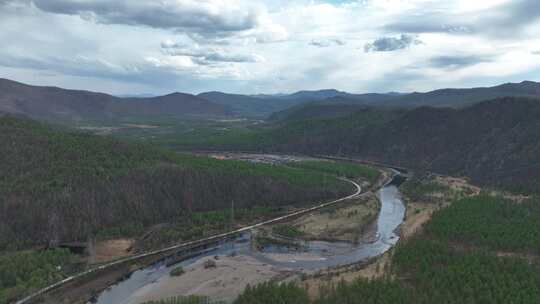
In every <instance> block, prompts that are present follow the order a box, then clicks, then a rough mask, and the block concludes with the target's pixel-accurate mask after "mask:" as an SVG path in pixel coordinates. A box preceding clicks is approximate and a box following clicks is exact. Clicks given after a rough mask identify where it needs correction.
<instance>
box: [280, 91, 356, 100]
mask: <svg viewBox="0 0 540 304" xmlns="http://www.w3.org/2000/svg"><path fill="white" fill-rule="evenodd" d="M349 95H351V94H349V93H347V92H342V91H338V90H335V89H326V90H317V91H298V92H296V93H293V94H290V95H284V96H282V97H281V98H286V99H306V100H310V101H316V100H323V99H327V98H332V97H337V96H349Z"/></svg>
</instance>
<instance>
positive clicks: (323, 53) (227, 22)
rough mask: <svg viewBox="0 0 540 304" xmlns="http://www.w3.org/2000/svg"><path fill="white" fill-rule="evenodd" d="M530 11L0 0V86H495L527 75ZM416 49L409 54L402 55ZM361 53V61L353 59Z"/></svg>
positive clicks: (236, 1)
mask: <svg viewBox="0 0 540 304" xmlns="http://www.w3.org/2000/svg"><path fill="white" fill-rule="evenodd" d="M30 3H33V4H30ZM338 3H339V4H338ZM537 6H538V1H532V0H528V1H525V0H516V1H513V0H512V1H510V0H493V1H486V0H482V1H465V0H455V1H443V0H407V1H403V0H363V1H347V2H338V1H332V2H330V1H324V0H317V1H312V0H298V1H284V0H276V1H273V0H272V1H271V0H265V1H260V0H253V1H249V0H200V1H196V0H160V1H150V0H138V1H128V0H118V1H108V0H107V1H106V0H94V1H90V0H73V1H68V0H49V1H45V0H34V1H30V0H0V28H1V29H2V31H0V39H1V40H2V41H9V43H5V44H4V45H3V46H2V48H0V77H6V78H13V77H19V78H16V80H20V81H26V82H30V83H34V82H35V83H47V84H50V81H51V79H55V80H56V81H58V82H57V83H56V85H58V86H63V85H64V84H66V85H69V86H70V87H74V86H75V87H76V84H77V83H79V84H80V86H81V87H84V88H86V89H94V90H97V91H114V92H115V93H121V92H117V90H118V88H123V89H127V88H134V89H135V90H144V92H143V93H149V92H150V91H154V92H166V91H182V90H183V91H188V92H198V91H207V90H225V91H232V92H239V93H258V92H268V93H272V92H284V91H296V90H299V89H320V88H336V89H341V90H347V91H353V92H366V91H391V90H396V91H406V90H428V89H435V88H439V87H441V86H452V87H463V86H470V85H471V83H475V84H482V82H483V81H485V83H492V82H494V81H495V80H497V81H501V82H504V81H506V80H512V79H515V78H516V77H519V75H533V76H534V75H536V74H534V73H533V72H534V71H538V69H539V67H538V64H536V62H537V61H538V60H537V58H536V57H537V55H538V51H537V50H538V45H540V39H537V38H536V37H540V26H538V22H539V20H538V16H539V14H538V10H537ZM502 8H504V9H507V10H506V11H505V10H503V9H502ZM510 12H511V13H510ZM514 13H515V14H514ZM497 16H498V18H497ZM490 25H493V26H492V27H490ZM501 29H504V30H501ZM416 35H418V36H416ZM419 40H421V41H422V42H423V44H422V45H421V46H417V47H410V46H411V45H415V44H418V43H419ZM167 41H169V42H167ZM366 45H367V50H369V52H362V51H359V50H364V49H365V48H366ZM464 46H466V47H464ZM392 50H399V51H398V52H392ZM514 56H518V57H519V58H515V57H514ZM509 62H511V64H512V65H514V68H513V67H511V66H510V64H509ZM32 71H33V72H32ZM449 71H451V73H449ZM472 74H474V75H477V77H476V78H475V80H474V82H472V81H471V75H472ZM50 75H55V76H54V77H53V76H50ZM501 77H502V78H501ZM529 77H530V76H529ZM538 77H540V75H538ZM84 79H88V81H85V80H84ZM531 80H540V79H531ZM119 83H121V84H122V85H119ZM90 84H92V85H94V87H88V86H89V85H90ZM125 93H137V92H132V91H130V92H125ZM150 93H152V92H150Z"/></svg>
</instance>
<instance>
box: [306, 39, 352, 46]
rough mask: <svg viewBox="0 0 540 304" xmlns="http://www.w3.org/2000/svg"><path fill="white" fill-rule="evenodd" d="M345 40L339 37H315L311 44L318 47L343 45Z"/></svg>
mask: <svg viewBox="0 0 540 304" xmlns="http://www.w3.org/2000/svg"><path fill="white" fill-rule="evenodd" d="M345 44H346V42H345V40H342V39H339V38H331V39H313V40H311V41H310V42H309V45H311V46H316V47H330V46H342V45H345Z"/></svg>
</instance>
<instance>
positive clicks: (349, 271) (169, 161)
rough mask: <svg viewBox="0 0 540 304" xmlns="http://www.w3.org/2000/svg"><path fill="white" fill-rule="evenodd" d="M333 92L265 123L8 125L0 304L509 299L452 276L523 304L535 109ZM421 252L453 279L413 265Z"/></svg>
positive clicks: (179, 120) (203, 119) (530, 275)
mask: <svg viewBox="0 0 540 304" xmlns="http://www.w3.org/2000/svg"><path fill="white" fill-rule="evenodd" d="M527 85H529V84H527ZM332 98H334V97H332ZM339 98H341V99H340V100H332V99H321V100H318V101H313V102H306V103H300V104H298V105H295V106H292V107H291V108H289V109H286V110H284V111H281V112H277V113H275V114H273V115H270V116H269V117H267V118H262V119H261V118H257V116H251V117H249V116H235V115H236V114H234V115H229V114H227V115H223V116H213V114H212V115H208V114H204V115H202V116H200V117H197V116H196V115H195V116H193V115H190V116H185V115H182V116H177V115H162V114H160V113H156V114H155V116H152V115H150V116H144V117H142V116H130V117H124V118H118V117H117V118H114V119H109V120H100V119H98V120H96V119H94V118H92V119H82V120H78V121H76V122H68V121H63V122H62V123H56V124H50V122H48V118H45V119H40V120H42V121H41V122H40V121H35V120H31V119H29V118H26V117H24V115H19V113H17V114H16V115H13V114H4V115H3V116H0V128H1V129H2V133H1V134H2V135H0V139H1V140H2V142H3V143H7V144H5V145H3V146H2V147H1V148H0V152H1V154H0V155H1V157H2V159H1V160H2V162H1V164H2V172H4V175H3V176H2V178H1V179H0V186H1V187H0V198H1V200H2V202H3V205H2V210H3V212H1V213H0V218H1V221H0V231H2V234H0V248H1V250H2V254H1V255H0V270H1V269H3V270H2V271H0V274H1V275H2V278H3V279H2V280H3V281H2V282H3V283H2V284H3V285H2V289H1V290H0V303H10V302H11V301H14V300H15V299H19V300H20V299H21V297H22V296H24V295H31V294H32V292H38V293H39V291H40V288H43V287H46V286H53V287H54V288H52V289H51V290H46V291H45V292H44V293H43V294H38V295H37V297H35V298H34V297H31V298H29V299H28V302H26V301H25V302H20V303H58V302H60V301H63V302H66V303H86V302H87V301H92V302H93V303H99V304H109V303H115V304H116V303H126V304H128V303H134V304H148V303H153V301H158V303H161V302H159V301H163V303H168V302H167V301H169V302H171V303H175V302H174V301H177V302H178V301H180V303H182V301H195V302H194V303H199V302H200V301H206V300H204V299H205V298H206V297H208V299H209V300H210V301H214V302H216V303H221V302H223V303H252V301H254V300H253V299H257V301H259V299H265V301H270V302H268V303H272V301H275V299H274V298H273V297H274V296H275V297H280V296H281V293H282V292H283V293H294V294H296V295H297V296H298V297H299V299H303V300H298V301H300V302H298V303H336V302H342V301H348V300H344V299H347V297H349V296H348V295H351V294H354V295H355V296H354V297H357V298H362V299H364V298H370V297H376V298H378V299H379V300H377V301H378V302H377V303H387V302H388V303H393V302H394V301H396V299H399V301H401V302H403V303H431V300H432V299H434V298H435V299H438V301H445V300H447V299H449V298H451V299H452V301H456V302H450V303H462V302H463V301H472V303H476V302H477V301H478V300H479V299H480V298H482V299H483V298H486V299H487V298H491V299H495V301H496V302H499V301H503V299H506V298H505V297H504V296H503V294H502V293H495V292H493V291H489V292H487V291H486V290H491V289H485V288H484V287H481V286H483V285H478V280H479V279H478V277H477V276H475V275H471V274H470V273H469V272H465V273H462V272H460V271H459V269H461V267H468V268H470V269H477V270H478V271H479V272H480V273H481V274H487V273H489V274H490V275H492V276H494V279H493V280H492V281H491V282H492V284H494V285H493V286H501V284H506V285H505V286H510V283H509V282H508V281H507V280H508V279H510V278H512V279H511V280H514V281H515V282H516V284H521V285H519V286H522V287H523V288H525V289H527V290H529V291H528V292H527V293H525V294H519V295H518V294H513V293H512V292H513V290H514V288H510V289H505V292H506V293H509V294H511V295H512V297H514V298H519V297H521V298H520V299H522V300H523V301H524V302H527V301H533V300H532V299H534V298H535V297H536V296H537V294H536V293H535V292H534V291H532V289H531V288H533V286H535V284H537V283H536V282H537V281H536V280H537V277H536V276H535V274H534V270H532V272H531V271H530V270H527V271H525V267H526V265H528V266H527V267H529V266H530V267H533V268H534V267H537V266H536V265H537V260H538V259H537V257H536V253H535V252H536V251H535V250H536V247H537V243H538V242H537V238H536V237H537V235H536V232H535V231H536V230H535V229H536V228H535V227H536V224H535V221H536V216H537V215H536V210H535V208H536V205H535V203H534V199H535V197H534V193H535V191H536V190H535V189H536V188H537V187H536V182H537V179H536V175H535V174H536V173H535V172H536V169H535V168H536V167H535V165H534V164H535V163H536V158H537V156H538V154H537V153H536V152H535V151H536V148H537V147H536V141H534V140H532V141H531V140H529V139H533V138H535V136H536V133H538V132H537V123H536V119H535V117H536V112H537V111H536V110H537V101H536V100H535V99H527V98H521V97H507V98H502V99H496V100H487V101H483V102H480V103H476V104H473V105H471V106H465V107H461V106H460V107H458V108H444V107H419V108H414V107H408V106H407V107H400V108H395V107H386V106H383V105H382V104H381V105H380V106H377V107H374V106H366V105H359V104H356V103H349V102H347V101H344V100H343V99H342V98H343V96H340V97H339ZM334 99H335V98H334ZM289 101H290V100H289ZM220 102H221V103H223V102H224V101H223V100H220ZM100 115H101V114H100ZM471 128H472V129H473V130H474V131H469V130H471ZM539 134H540V133H539ZM510 138H512V139H510ZM494 164H495V165H494ZM526 164H529V165H526ZM404 168H407V169H406V170H407V171H408V172H407V173H401V174H400V173H399V172H398V171H396V170H395V169H400V170H403V169H404ZM487 168H490V169H487ZM521 168H523V169H521ZM396 174H397V176H396V177H394V178H392V176H394V175H396ZM401 176H403V177H405V178H401ZM360 191H361V193H360ZM351 193H352V194H351ZM339 197H342V198H341V199H337V200H336V198H339ZM515 202H518V205H516V203H515ZM490 208H491V209H492V210H491V212H492V213H491V214H489V213H487V214H486V215H484V213H486V212H485V210H487V209H490ZM481 214H482V216H481ZM501 214H506V215H508V216H509V217H503V216H501ZM514 217H515V218H520V221H518V220H516V219H514ZM488 218H489V220H488ZM524 224H526V225H524ZM43 227H46V229H43ZM482 227H483V228H482ZM500 227H512V229H508V228H505V229H501V228H500ZM525 227H526V228H525ZM479 235H481V237H479ZM525 235H526V236H527V237H525V238H524V237H523V236H525ZM517 236H520V237H517ZM426 255H429V256H433V258H432V259H430V260H428V261H427V262H428V263H433V265H435V264H438V263H441V261H443V263H449V264H448V265H449V267H452V268H451V269H452V270H448V272H446V273H442V272H441V273H439V272H434V271H433V270H432V269H433V266H428V268H427V269H424V268H421V267H425V265H426V264H425V263H426V262H423V261H421V260H420V261H419V260H416V259H415V258H414V257H415V256H426ZM23 263H27V265H26V266H25V267H20V266H16V267H20V270H17V271H16V270H14V269H13V266H12V265H21V264H23ZM524 263H527V264H524ZM208 265H211V266H208ZM423 265H424V266H423ZM428 265H431V264H428ZM464 265H466V266H464ZM178 267H181V268H180V269H181V274H180V275H179V276H172V275H171V271H172V270H173V269H175V268H178ZM419 267H420V268H419ZM500 267H506V268H504V269H505V270H504V271H505V273H508V275H509V276H507V277H504V276H496V275H495V274H494V273H495V272H496V271H498V270H497V269H500ZM452 276H460V277H463V276H465V277H466V278H467V279H466V280H465V279H464V280H463V283H461V284H462V285H459V284H456V285H452V286H453V287H451V288H450V289H448V286H447V285H448V284H449V283H448V280H452V278H453V277H452ZM66 278H67V281H66V282H65V283H60V284H59V285H54V284H55V282H59V281H61V280H66ZM426 278H434V281H430V280H429V279H426ZM50 284H53V285H50ZM527 284H529V285H527ZM463 286H470V287H469V288H470V289H471V290H474V292H473V293H470V292H464V293H461V294H460V292H461V291H463V288H464V287H463ZM418 288H428V289H429V290H431V292H429V293H427V292H422V293H419V292H418V290H417V289H418ZM452 288H454V289H452ZM482 288H484V289H482ZM490 288H491V287H490ZM493 288H495V287H493ZM497 288H498V287H497ZM381 290H385V292H384V293H383V294H384V295H382V292H381ZM443 290H444V291H443ZM387 291H389V292H387ZM184 297H188V298H185V299H183V298H184ZM189 297H192V298H191V299H190V298H189ZM168 299H171V300H168ZM249 299H251V300H249ZM272 299H274V300H272ZM2 301H4V302H2ZM287 301H288V300H287ZM302 301H303V302H302ZM201 303H202V302H201ZM263 303H266V302H263ZM286 303H288V302H286ZM294 303H297V302H294ZM345 303H348V302H345ZM353 303H354V302H353ZM531 303H532V302H531Z"/></svg>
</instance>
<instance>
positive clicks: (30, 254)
mask: <svg viewBox="0 0 540 304" xmlns="http://www.w3.org/2000/svg"><path fill="white" fill-rule="evenodd" d="M76 262H77V258H76V257H75V256H74V255H73V254H71V253H70V252H69V250H67V249H55V250H47V251H41V252H35V251H24V252H18V253H9V254H4V255H0V304H7V303H10V302H11V301H12V300H14V299H17V298H20V297H21V296H23V295H25V293H26V292H27V291H28V290H35V289H37V288H41V287H43V286H46V285H48V284H52V283H55V282H57V281H59V280H61V279H63V278H65V277H66V276H67V274H68V273H70V272H73V271H76V270H77V269H78V267H79V266H77V263H76Z"/></svg>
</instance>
